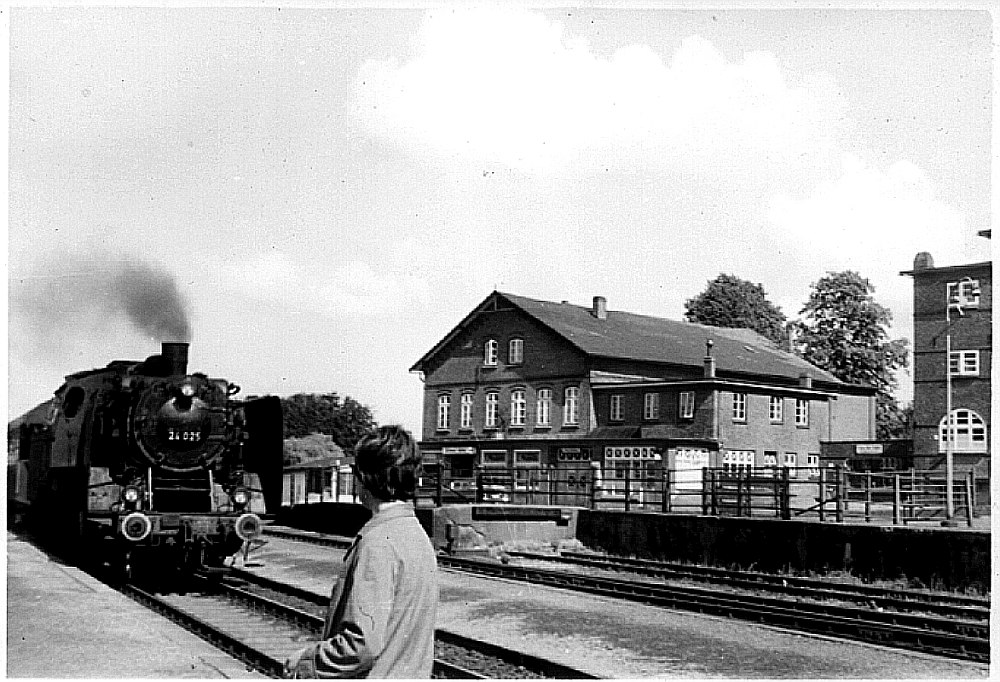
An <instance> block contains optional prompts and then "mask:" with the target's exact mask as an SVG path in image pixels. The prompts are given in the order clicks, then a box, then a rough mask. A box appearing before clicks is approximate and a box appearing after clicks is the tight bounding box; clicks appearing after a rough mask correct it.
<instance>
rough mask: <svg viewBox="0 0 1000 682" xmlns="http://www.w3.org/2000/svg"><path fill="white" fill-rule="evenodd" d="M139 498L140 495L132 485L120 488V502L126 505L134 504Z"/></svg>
mask: <svg viewBox="0 0 1000 682" xmlns="http://www.w3.org/2000/svg"><path fill="white" fill-rule="evenodd" d="M141 496H142V493H141V492H140V491H139V489H138V488H136V487H135V486H134V485H127V486H125V487H124V488H122V501H123V502H125V503H127V504H135V503H136V502H138V501H139V498H140V497H141Z"/></svg>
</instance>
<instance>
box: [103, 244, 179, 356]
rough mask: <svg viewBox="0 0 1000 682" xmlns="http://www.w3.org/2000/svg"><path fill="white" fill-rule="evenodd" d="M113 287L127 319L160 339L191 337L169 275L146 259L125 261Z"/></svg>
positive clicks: (177, 339) (169, 339)
mask: <svg viewBox="0 0 1000 682" xmlns="http://www.w3.org/2000/svg"><path fill="white" fill-rule="evenodd" d="M115 290H116V292H117V294H118V296H119V297H120V298H119V300H120V303H121V307H122V310H123V311H124V312H125V314H126V315H127V316H128V319H129V320H131V322H132V323H133V324H134V325H135V326H136V327H138V328H139V329H141V330H143V331H144V332H146V333H147V334H149V335H150V336H152V337H153V338H156V339H159V340H161V341H185V342H186V341H190V340H191V325H190V324H189V323H188V320H187V313H186V312H185V309H184V302H183V301H182V300H181V295H180V292H179V291H178V290H177V282H176V281H174V278H173V276H172V275H170V274H169V273H167V272H164V271H162V270H157V269H155V268H153V267H152V266H150V265H148V264H146V263H126V264H125V265H124V266H123V267H122V269H121V273H119V275H118V276H117V277H116V281H115Z"/></svg>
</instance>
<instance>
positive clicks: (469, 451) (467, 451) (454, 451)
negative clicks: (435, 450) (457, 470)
mask: <svg viewBox="0 0 1000 682" xmlns="http://www.w3.org/2000/svg"><path fill="white" fill-rule="evenodd" d="M441 454H442V455H474V454H476V449H475V448H472V447H468V448H441Z"/></svg>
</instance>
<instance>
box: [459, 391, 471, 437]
mask: <svg viewBox="0 0 1000 682" xmlns="http://www.w3.org/2000/svg"><path fill="white" fill-rule="evenodd" d="M461 428H463V429H471V428H472V394H471V393H463V394H462V411H461Z"/></svg>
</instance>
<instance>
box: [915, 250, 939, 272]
mask: <svg viewBox="0 0 1000 682" xmlns="http://www.w3.org/2000/svg"><path fill="white" fill-rule="evenodd" d="M933 267H934V259H933V258H932V257H931V254H929V253H928V252H926V251H921V252H920V253H918V254H917V255H916V256H914V258H913V269H914V270H930V269H931V268H933Z"/></svg>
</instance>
